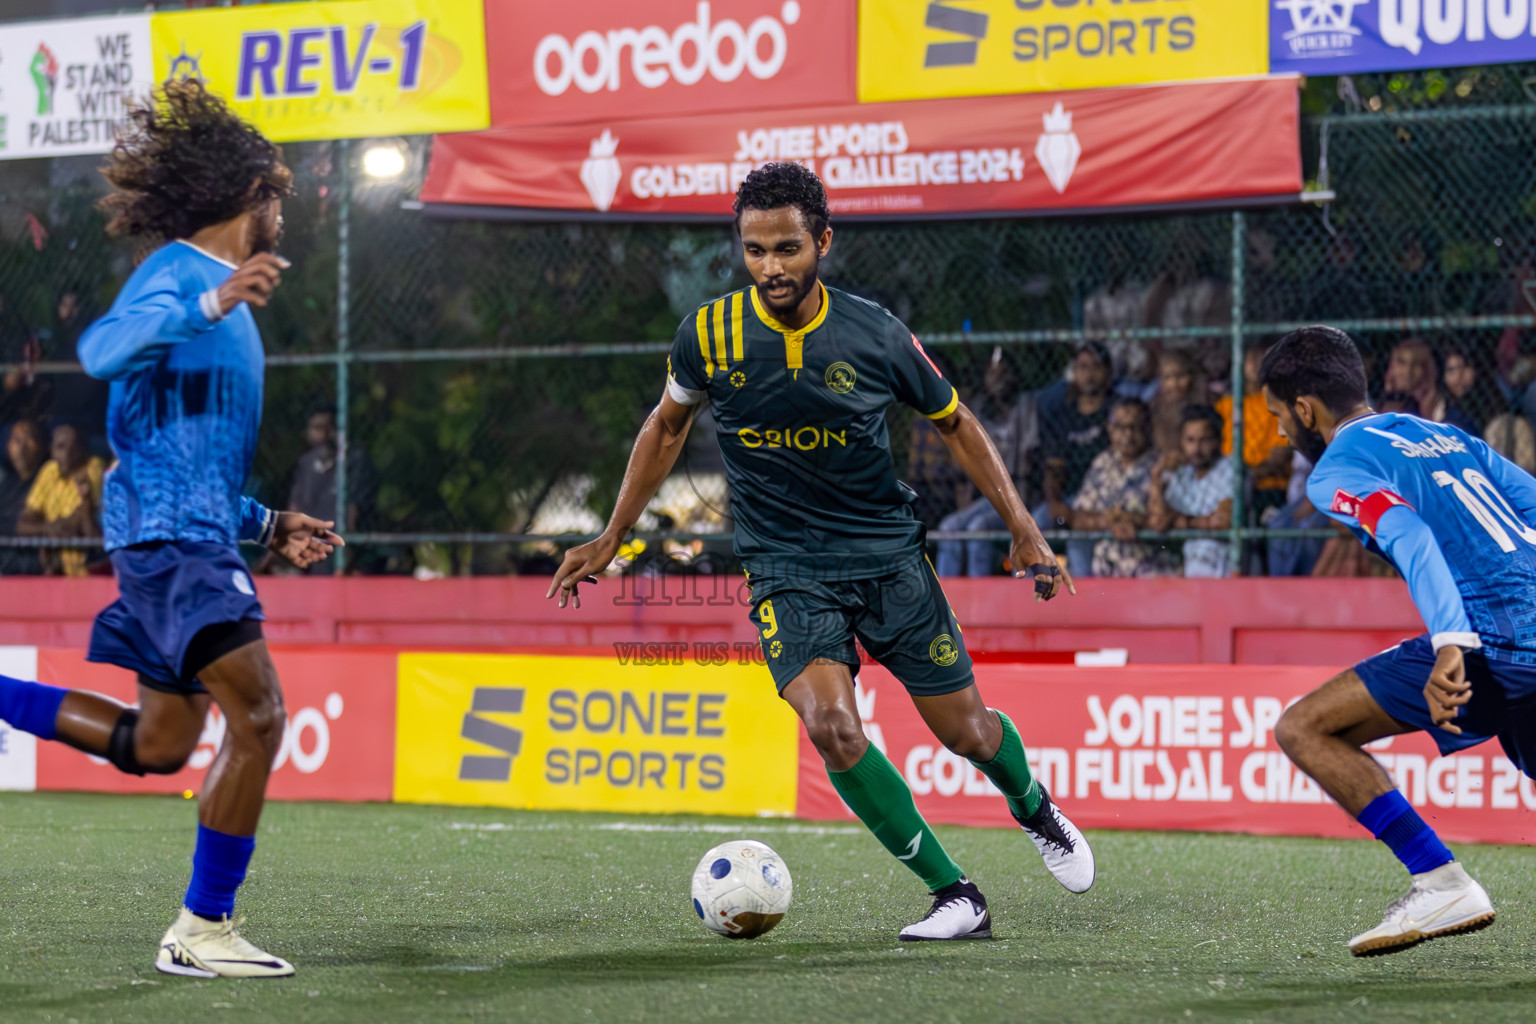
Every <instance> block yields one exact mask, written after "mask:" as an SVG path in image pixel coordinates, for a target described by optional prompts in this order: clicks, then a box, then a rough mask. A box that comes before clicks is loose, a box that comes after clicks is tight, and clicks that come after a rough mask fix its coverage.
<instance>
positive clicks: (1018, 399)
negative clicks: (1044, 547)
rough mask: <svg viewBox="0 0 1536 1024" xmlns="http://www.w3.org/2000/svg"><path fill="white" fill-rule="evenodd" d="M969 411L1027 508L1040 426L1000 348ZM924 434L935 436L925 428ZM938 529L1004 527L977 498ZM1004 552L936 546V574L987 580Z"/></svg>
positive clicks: (979, 546)
mask: <svg viewBox="0 0 1536 1024" xmlns="http://www.w3.org/2000/svg"><path fill="white" fill-rule="evenodd" d="M970 410H971V412H972V413H973V414H975V416H976V418H977V420H978V421H980V423H981V426H982V429H984V430H985V431H986V432H987V435H988V436H989V437H991V438H992V443H993V445H995V446H996V447H997V452H998V454H999V455H1000V456H1002V459H1003V465H1004V466H1006V467H1007V468H1008V474H1009V476H1011V477H1012V478H1013V485H1014V486H1015V487H1017V488H1018V491H1019V494H1020V496H1021V497H1023V498H1024V502H1025V506H1026V507H1028V503H1029V495H1028V493H1027V482H1028V478H1029V469H1030V466H1029V461H1030V456H1031V454H1032V453H1033V452H1034V450H1035V449H1036V448H1037V447H1039V444H1040V421H1039V417H1038V415H1037V409H1036V403H1035V396H1034V395H1031V394H1028V393H1023V394H1021V393H1020V392H1019V385H1018V381H1017V379H1016V378H1015V377H1014V375H1013V371H1012V370H1011V369H1009V367H1008V363H1007V362H1006V361H1005V360H1004V359H1003V349H1002V346H1001V345H998V346H995V347H994V348H993V349H992V358H991V359H990V360H989V361H988V363H987V369H986V372H985V373H984V374H983V375H982V386H981V393H980V394H979V395H977V396H976V397H975V398H974V399H973V401H972V403H970ZM929 433H933V434H937V431H934V430H932V429H930V430H929ZM972 492H973V493H974V488H972ZM939 529H940V530H1006V529H1007V524H1006V523H1004V522H1003V517H1002V516H1000V515H998V514H997V510H996V509H994V508H993V507H992V502H991V501H990V500H989V499H988V498H987V497H986V496H985V495H982V496H980V497H977V498H975V500H973V501H971V502H970V503H969V504H967V505H965V506H964V507H963V508H961V509H959V510H958V511H956V512H953V513H951V514H950V515H948V516H946V517H945V518H944V519H942V520H941V521H940V522H939ZM1004 548H1005V545H1002V544H1000V543H998V542H996V541H987V540H967V541H957V540H950V541H939V557H938V566H937V570H938V574H939V575H940V576H959V575H960V574H961V572H962V571H963V572H964V573H965V575H967V576H990V575H991V574H992V572H993V571H994V570H995V569H996V568H997V566H998V565H999V564H1000V562H1001V559H1002V555H1003V552H1004Z"/></svg>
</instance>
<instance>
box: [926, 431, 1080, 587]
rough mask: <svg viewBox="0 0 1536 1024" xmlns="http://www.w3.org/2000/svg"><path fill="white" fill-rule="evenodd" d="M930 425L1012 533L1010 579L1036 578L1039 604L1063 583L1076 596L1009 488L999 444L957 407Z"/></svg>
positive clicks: (1043, 539) (1069, 577)
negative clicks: (1011, 571)
mask: <svg viewBox="0 0 1536 1024" xmlns="http://www.w3.org/2000/svg"><path fill="white" fill-rule="evenodd" d="M933 425H934V426H935V427H936V428H937V429H938V431H939V436H940V437H942V438H943V439H944V443H945V445H947V446H948V447H949V451H950V454H951V455H953V456H954V457H955V461H956V462H958V463H960V468H961V469H963V470H965V475H966V476H968V477H970V478H971V482H972V483H974V484H975V485H976V487H977V488H978V489H979V490H980V491H981V493H982V494H984V495H986V498H987V500H988V501H990V502H991V503H992V507H993V508H995V509H997V514H998V515H1000V516H1002V517H1003V522H1004V523H1006V524H1007V525H1008V532H1009V533H1011V534H1013V547H1012V550H1011V551H1010V552H1009V560H1010V561H1011V562H1012V564H1013V575H1014V576H1015V577H1017V578H1020V579H1022V578H1024V577H1026V576H1032V577H1034V580H1035V600H1037V601H1049V600H1050V599H1051V598H1053V597H1055V596H1056V594H1057V592H1058V591H1059V590H1060V589H1061V585H1062V584H1063V583H1065V584H1066V586H1067V591H1068V592H1069V593H1071V594H1076V593H1077V586H1076V584H1074V583H1073V582H1072V577H1071V576H1070V575H1068V574H1067V571H1066V570H1065V569H1063V568H1062V567H1061V566H1059V565H1058V564H1057V563H1056V555H1055V553H1054V552H1052V551H1051V546H1050V545H1049V544H1047V543H1046V542H1045V537H1044V536H1042V535H1041V533H1040V528H1039V527H1038V526H1036V525H1035V520H1034V517H1032V516H1031V515H1030V514H1029V510H1028V509H1026V508H1025V507H1024V499H1023V498H1021V497H1019V492H1018V489H1017V488H1015V487H1014V486H1013V480H1012V478H1011V477H1009V475H1008V469H1007V467H1006V466H1004V465H1003V457H1002V456H1001V455H999V454H998V453H997V446H996V445H994V444H993V443H992V439H991V438H990V437H988V436H987V432H986V430H985V429H983V428H982V426H981V423H980V422H979V421H978V420H977V419H976V417H975V415H974V414H973V413H972V412H971V410H969V409H967V408H966V407H965V404H964V403H961V404H959V405H957V406H956V407H955V411H954V412H952V413H950V414H949V415H948V416H943V417H940V418H938V419H935V420H933Z"/></svg>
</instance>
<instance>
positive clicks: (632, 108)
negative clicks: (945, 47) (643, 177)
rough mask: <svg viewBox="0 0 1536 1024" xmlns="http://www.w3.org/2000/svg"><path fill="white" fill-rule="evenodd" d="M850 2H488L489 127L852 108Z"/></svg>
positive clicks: (853, 27)
mask: <svg viewBox="0 0 1536 1024" xmlns="http://www.w3.org/2000/svg"><path fill="white" fill-rule="evenodd" d="M856 14H857V4H856V2H855V0H805V2H801V0H650V2H648V3H644V4H636V3H630V2H628V0H583V2H582V3H565V4H560V3H529V2H528V0H486V3H485V32H486V54H487V58H488V63H489V66H490V69H491V76H490V85H491V124H492V125H493V126H503V125H531V124H574V123H579V122H584V121H604V120H613V119H616V118H633V117H663V116H671V115H677V114H697V113H703V112H707V111H717V110H751V109H758V110H760V109H763V108H765V107H793V106H801V107H804V106H811V105H816V104H824V103H852V102H854V101H855V98H856V94H857V89H856V85H855V80H854V79H855V73H854V63H855V59H856V53H857V50H858V47H857V43H856V35H857V32H858V27H857V25H856V23H855V22H856Z"/></svg>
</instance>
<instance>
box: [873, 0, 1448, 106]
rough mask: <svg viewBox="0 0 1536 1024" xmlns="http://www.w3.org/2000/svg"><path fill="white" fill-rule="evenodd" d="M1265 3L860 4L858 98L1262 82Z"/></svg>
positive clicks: (953, 0) (912, 0)
mask: <svg viewBox="0 0 1536 1024" xmlns="http://www.w3.org/2000/svg"><path fill="white" fill-rule="evenodd" d="M1457 2H1460V0H1457ZM1264 3H1265V0H1135V2H1119V0H1117V2H1113V3H1110V2H1100V3H1093V2H1092V0H1012V2H985V0H879V2H878V3H871V2H866V3H862V4H860V5H859V99H861V100H863V101H865V102H866V103H867V102H871V101H882V100H915V99H938V98H940V97H945V96H988V95H998V94H1002V93H1017V92H1055V91H1060V90H1063V89H1095V88H1101V87H1103V86H1113V85H1137V84H1145V83H1153V82H1188V81H1197V80H1202V79H1211V78H1228V77H1235V76H1240V75H1262V74H1265V73H1266V72H1267V71H1268V70H1269V67H1268V54H1267V53H1266V49H1265V37H1266V27H1267V26H1266V18H1265V15H1266V11H1265V9H1264ZM1316 6H1319V7H1321V6H1327V5H1326V4H1323V3H1318V4H1316ZM1335 6H1336V5H1335Z"/></svg>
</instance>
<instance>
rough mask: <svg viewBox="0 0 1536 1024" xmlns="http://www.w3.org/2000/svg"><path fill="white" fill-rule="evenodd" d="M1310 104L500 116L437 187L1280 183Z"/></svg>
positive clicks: (1040, 205)
mask: <svg viewBox="0 0 1536 1024" xmlns="http://www.w3.org/2000/svg"><path fill="white" fill-rule="evenodd" d="M1234 111H1241V112H1242V114H1241V116H1234V113H1233V112H1234ZM1297 117H1298V107H1297V86H1296V80H1295V79H1294V78H1286V77H1282V78H1273V79H1253V80H1246V81H1237V82H1219V83H1201V84H1194V85H1184V86H1151V87H1143V88H1135V89H1103V90H1096V91H1091V92H1081V93H1070V94H1059V95H1055V94H1052V95H1033V96H1023V97H1006V98H1005V97H986V98H975V99H964V100H937V101H927V102H918V103H889V104H863V105H855V106H836V107H813V108H807V109H801V110H771V111H761V110H753V111H747V112H740V113H731V114H708V115H698V116H695V117H690V118H667V119H660V120H638V121H627V122H626V121H617V120H615V121H612V122H600V123H594V124H591V125H586V126H572V125H566V126H555V127H532V128H518V129H494V130H492V131H489V132H480V133H475V134H471V135H460V136H453V137H445V138H439V139H438V140H437V142H436V145H435V146H434V150H433V156H432V165H431V168H430V171H429V173H428V176H427V181H426V184H425V185H424V186H423V188H422V193H421V197H422V199H423V200H424V201H427V202H431V203H456V204H474V205H496V206H515V207H535V208H543V209H562V210H573V211H596V212H601V213H610V212H611V213H637V214H671V215H677V214H706V215H710V214H712V215H717V216H724V215H727V214H728V213H729V211H730V207H731V200H730V196H731V195H732V194H733V193H734V192H735V190H736V188H737V186H738V185H739V184H740V183H741V180H742V179H743V178H745V177H746V175H747V174H748V173H749V172H750V171H751V170H752V169H753V168H754V167H756V166H758V165H759V164H762V163H764V162H767V161H772V160H795V161H799V162H801V163H804V164H806V165H807V166H809V167H811V168H812V169H813V170H815V171H816V172H817V173H818V174H819V175H820V176H821V179H822V181H824V182H825V183H826V186H827V191H828V194H829V197H830V200H831V207H832V212H833V213H834V214H838V215H860V214H865V215H882V216H890V215H893V214H896V215H900V214H965V213H975V212H981V211H1028V210H1052V209H1055V210H1065V209H1085V208H1092V207H1113V206H1157V205H1164V204H1173V203H1180V202H1189V201H1192V200H1206V199H1233V198H1239V197H1245V196H1271V195H1273V196H1278V195H1286V194H1295V193H1297V192H1299V191H1300V190H1301V184H1302V179H1301V153H1300V145H1299V141H1298V140H1299V138H1300V135H1299V132H1298V130H1297Z"/></svg>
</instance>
